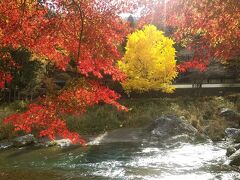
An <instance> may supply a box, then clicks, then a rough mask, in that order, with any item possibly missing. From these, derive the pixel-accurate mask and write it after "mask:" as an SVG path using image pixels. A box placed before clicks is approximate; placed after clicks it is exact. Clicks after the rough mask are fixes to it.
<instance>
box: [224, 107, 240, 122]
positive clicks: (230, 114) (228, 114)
mask: <svg viewBox="0 0 240 180" xmlns="http://www.w3.org/2000/svg"><path fill="white" fill-rule="evenodd" d="M219 114H220V116H222V117H224V118H225V119H226V120H227V121H229V122H232V123H234V124H235V126H239V125H240V113H238V112H236V111H234V110H232V109H229V108H223V109H221V111H220V113H219Z"/></svg>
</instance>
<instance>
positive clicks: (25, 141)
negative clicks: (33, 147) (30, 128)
mask: <svg viewBox="0 0 240 180" xmlns="http://www.w3.org/2000/svg"><path fill="white" fill-rule="evenodd" d="M36 141H37V140H36V138H35V137H34V136H33V135H32V134H27V135H25V136H20V137H17V138H15V139H13V146H15V147H22V146H26V145H30V144H34V143H36Z"/></svg>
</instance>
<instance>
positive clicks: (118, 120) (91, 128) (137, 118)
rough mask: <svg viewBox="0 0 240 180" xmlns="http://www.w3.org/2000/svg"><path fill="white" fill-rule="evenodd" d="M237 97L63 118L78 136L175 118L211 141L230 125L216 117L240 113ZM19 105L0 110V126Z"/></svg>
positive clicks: (130, 102) (148, 103) (142, 102)
mask: <svg viewBox="0 0 240 180" xmlns="http://www.w3.org/2000/svg"><path fill="white" fill-rule="evenodd" d="M239 102H240V95H239V94H237V95H231V96H228V97H193V98H191V97H178V98H154V99H151V98H141V99H127V100H121V103H122V104H124V105H125V106H127V107H128V108H129V109H130V111H129V112H127V113H126V112H119V111H117V110H116V108H114V107H112V106H109V105H98V106H95V107H92V108H90V109H89V110H88V112H87V113H85V114H84V115H82V116H69V117H66V120H67V123H68V126H69V128H70V129H71V130H72V131H77V132H79V133H81V134H99V133H102V132H104V131H107V130H112V129H116V128H121V127H143V126H146V125H148V124H150V123H151V122H152V121H153V120H155V119H157V118H158V117H160V116H161V115H166V114H175V115H177V116H182V117H184V118H185V119H186V120H188V121H189V122H190V123H191V124H192V125H193V126H194V127H196V128H197V129H198V130H199V131H201V132H204V133H206V134H207V135H209V136H210V137H211V138H212V139H214V140H219V139H222V138H223V136H224V130H225V128H226V127H231V126H232V124H231V123H228V122H227V121H225V120H224V119H223V118H221V117H220V116H219V111H220V109H221V108H230V109H233V110H236V111H239V110H240V107H239V106H240V103H239ZM25 105H26V103H24V102H18V103H13V104H11V105H7V106H2V107H0V122H1V120H2V119H3V118H4V117H6V116H7V115H9V114H11V113H13V112H14V111H16V110H18V111H21V110H23V109H24V107H25ZM0 129H1V131H0V139H2V138H6V137H9V132H10V131H11V127H4V128H3V127H1V123H0Z"/></svg>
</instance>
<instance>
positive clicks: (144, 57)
mask: <svg viewBox="0 0 240 180" xmlns="http://www.w3.org/2000/svg"><path fill="white" fill-rule="evenodd" d="M173 44H174V42H173V40H171V39H170V38H167V37H165V36H164V34H163V32H162V31H159V30H157V28H156V27H155V26H153V25H148V26H145V27H144V28H143V30H138V31H136V32H134V33H132V34H130V35H129V36H128V41H127V46H126V53H125V55H124V57H123V59H122V61H119V63H118V64H119V67H120V69H121V70H123V71H124V72H125V73H126V74H127V79H126V81H124V82H123V83H122V84H123V88H124V89H125V90H126V91H127V92H131V91H140V92H142V91H149V90H161V91H163V92H167V93H169V92H173V90H174V88H173V86H171V84H172V81H173V80H174V78H176V76H177V71H176V60H175V49H174V47H173Z"/></svg>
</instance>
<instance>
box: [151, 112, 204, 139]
mask: <svg viewBox="0 0 240 180" xmlns="http://www.w3.org/2000/svg"><path fill="white" fill-rule="evenodd" d="M148 129H149V130H150V132H151V134H150V135H151V137H152V138H154V139H158V140H160V141H161V140H169V139H173V137H175V136H176V137H184V138H183V139H185V140H195V139H196V138H203V139H205V138H206V137H205V136H204V135H202V134H200V133H199V132H198V130H197V129H196V128H194V127H193V126H192V125H191V124H189V123H188V122H187V121H186V120H184V119H181V118H179V117H177V116H174V115H168V116H161V117H160V118H159V119H157V120H155V121H154V122H153V123H152V124H151V125H150V126H149V128H148ZM179 135H185V136H179ZM187 137H188V138H187ZM177 139H178V138H177ZM181 139H182V138H181Z"/></svg>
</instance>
